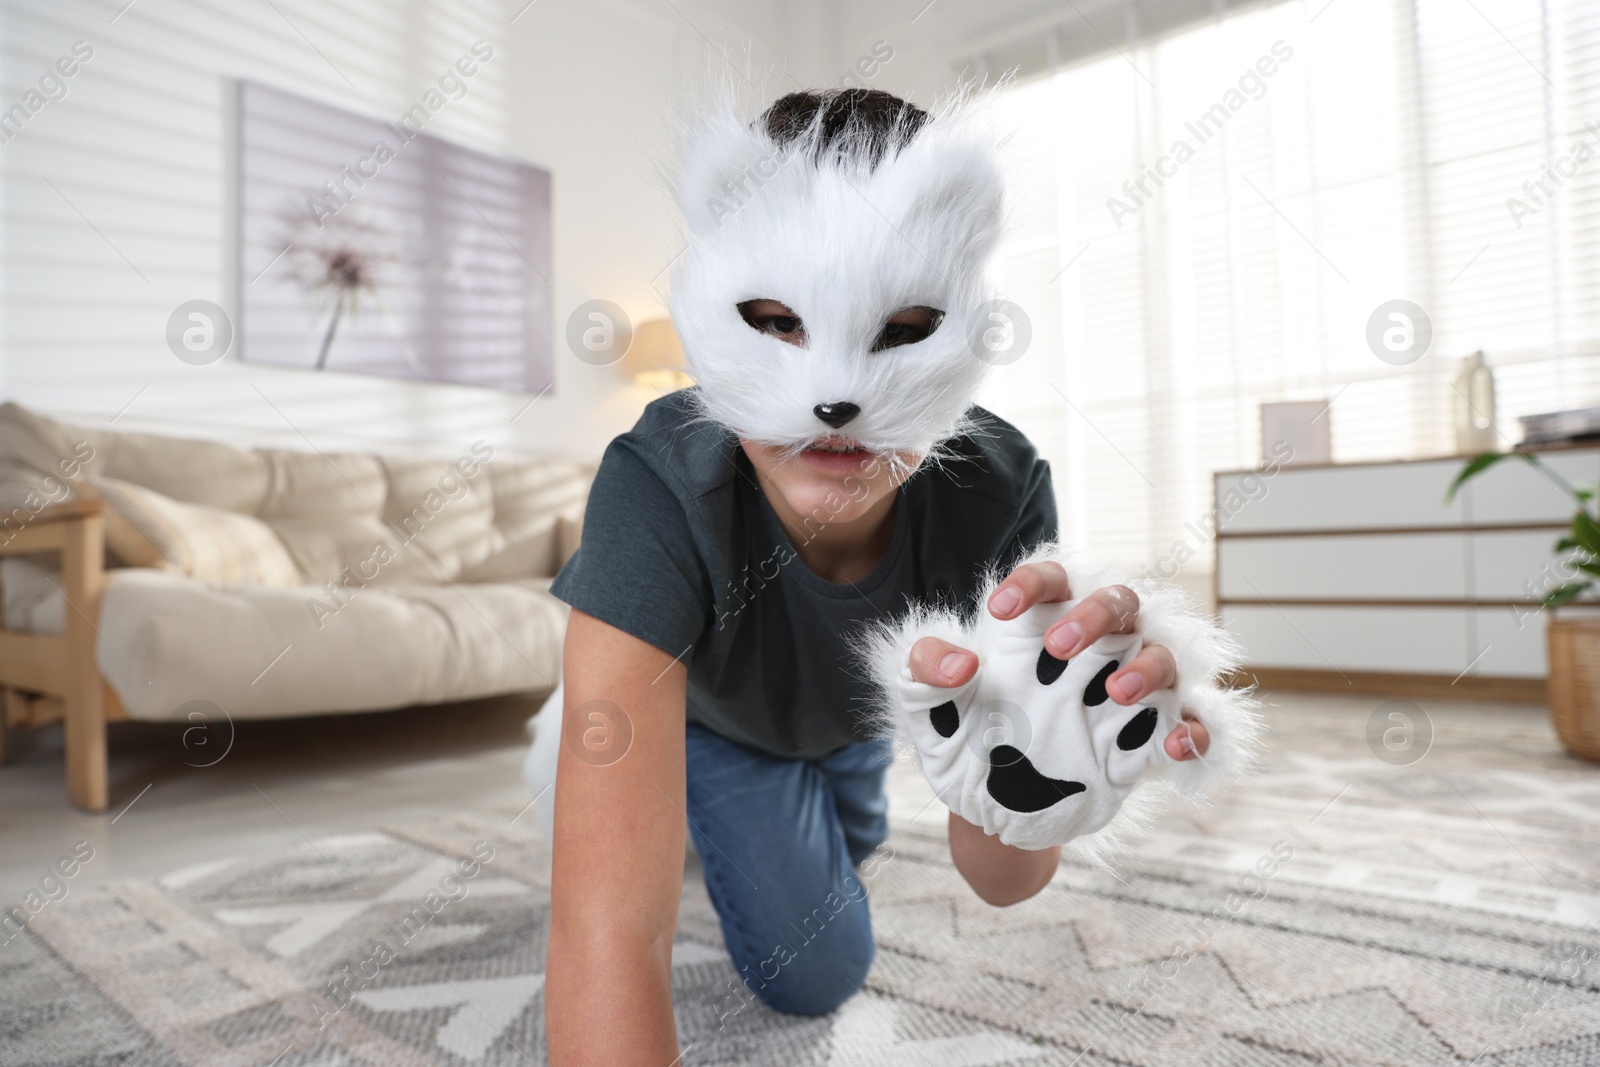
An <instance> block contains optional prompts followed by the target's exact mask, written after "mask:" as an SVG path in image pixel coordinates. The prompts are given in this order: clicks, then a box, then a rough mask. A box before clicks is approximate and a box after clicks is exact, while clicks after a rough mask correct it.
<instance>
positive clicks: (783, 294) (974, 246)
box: [671, 100, 1004, 455]
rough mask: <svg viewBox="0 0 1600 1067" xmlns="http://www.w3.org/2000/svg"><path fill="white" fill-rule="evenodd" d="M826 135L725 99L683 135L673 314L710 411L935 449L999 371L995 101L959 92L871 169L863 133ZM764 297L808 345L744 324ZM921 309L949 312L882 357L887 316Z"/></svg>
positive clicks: (735, 427)
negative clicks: (776, 130) (847, 415)
mask: <svg viewBox="0 0 1600 1067" xmlns="http://www.w3.org/2000/svg"><path fill="white" fill-rule="evenodd" d="M819 129H820V125H819V124H817V123H813V124H812V128H811V130H810V131H809V132H803V133H801V134H800V135H799V136H798V137H796V138H795V139H794V140H793V141H790V142H789V143H786V144H783V145H781V146H780V145H779V144H778V143H777V142H775V141H774V140H773V138H772V137H771V136H769V134H768V132H767V129H766V123H765V122H764V121H762V120H757V121H756V122H755V123H752V122H750V121H749V120H748V119H746V118H744V117H743V116H742V115H741V114H740V112H739V109H738V107H737V106H736V105H735V104H734V103H733V102H732V101H731V100H728V101H724V102H723V104H722V105H720V106H718V107H713V108H711V109H709V110H707V111H705V112H703V113H702V114H701V115H700V117H699V119H698V120H697V121H696V122H695V123H694V124H693V125H692V126H691V127H690V128H689V129H688V130H687V131H686V132H685V136H684V142H683V144H682V146H681V149H680V158H681V160H682V163H681V165H680V173H679V175H678V180H677V199H678V204H679V207H680V209H681V210H682V212H683V215H684V218H685V221H686V222H687V225H688V231H689V232H688V248H687V250H686V252H685V253H684V255H683V257H682V259H681V260H680V263H679V266H678V269H677V273H676V275H675V277H674V280H673V285H672V301H671V306H672V318H673V322H674V324H675V325H676V327H677V329H678V332H679V335H680V336H681V338H682V340H683V346H684V350H685V353H686V355H687V359H688V363H689V368H690V370H691V372H692V373H693V375H694V377H695V379H696V381H697V382H698V383H699V385H700V405H701V409H702V414H703V415H705V416H707V417H709V418H710V419H712V420H714V421H715V422H718V423H720V424H721V425H723V426H725V427H727V428H728V429H730V430H732V431H733V432H734V433H736V434H738V435H739V436H741V437H744V438H748V439H751V440H754V441H758V442H761V443H763V444H772V445H780V446H788V447H791V448H793V449H795V450H797V451H798V450H799V449H800V448H803V447H805V446H806V445H807V444H809V443H811V442H813V441H814V440H816V439H817V438H818V437H821V436H826V435H829V434H833V433H841V434H845V435H848V436H849V437H851V438H853V439H854V440H855V441H856V442H857V443H858V444H860V445H862V446H864V447H866V448H869V449H871V450H873V451H874V452H877V453H878V454H880V455H884V454H887V453H892V452H902V451H904V452H915V453H917V454H919V455H926V454H928V453H929V452H930V451H932V450H933V449H934V448H935V446H936V445H937V444H938V443H939V442H940V441H942V440H944V439H946V438H948V437H950V436H952V435H953V434H956V433H958V432H960V431H961V430H962V429H964V428H965V427H964V423H963V419H964V415H965V412H966V411H967V409H968V408H969V407H970V406H971V404H972V401H973V396H974V394H975V393H976V391H977V388H978V385H979V383H980V381H981V380H982V378H983V374H984V372H985V371H986V370H987V369H988V365H987V364H986V363H985V362H984V361H983V360H982V359H980V358H978V356H977V355H975V354H974V345H973V335H974V331H975V326H976V325H977V324H978V323H980V322H981V323H982V325H984V326H986V325H989V323H988V322H987V320H986V316H985V314H984V311H985V309H984V307H983V305H984V304H985V302H986V301H988V300H990V299H991V298H992V295H993V294H992V292H991V290H990V287H989V283H988V278H987V274H988V265H989V261H990V259H991V257H992V255H993V253H994V250H995V248H996V246H997V244H998V242H999V239H1000V234H1001V225H1002V213H1003V199H1004V196H1003V193H1004V182H1003V178H1002V171H1001V167H1000V164H999V159H998V156H999V150H1000V139H999V137H998V136H997V134H996V132H995V129H994V128H993V126H992V124H991V123H990V122H989V121H988V118H987V114H986V108H984V107H982V106H979V105H976V104H973V103H971V102H965V101H961V100H956V101H953V102H952V103H951V104H949V105H948V106H946V107H944V108H940V109H937V110H935V111H934V112H932V113H930V114H929V116H928V119H927V121H926V122H925V123H924V124H923V125H922V127H921V129H920V130H918V131H917V132H916V134H915V135H914V136H913V137H911V139H910V141H909V143H906V144H904V145H903V146H902V147H900V148H899V149H898V150H896V149H895V148H894V147H893V143H892V141H891V143H890V145H889V146H888V147H887V149H886V150H885V151H884V152H883V153H882V159H881V161H879V162H878V163H877V165H876V166H873V165H872V163H871V157H870V153H868V152H866V151H863V150H861V149H862V148H863V147H864V146H862V145H861V143H860V140H859V139H856V141H855V149H854V150H852V149H851V148H849V147H844V148H843V149H841V150H838V151H834V150H827V149H825V150H823V151H822V152H821V153H820V160H819V152H818V139H819V133H818V130H819ZM846 140H849V139H848V138H847V139H846ZM836 147H837V144H836ZM755 299H770V300H776V301H779V302H781V303H783V304H785V305H787V306H788V307H789V308H790V309H792V310H793V311H794V313H795V315H796V316H797V317H798V318H799V319H800V320H801V321H802V322H803V323H804V326H805V333H806V338H807V340H806V346H805V347H798V346H796V345H792V344H789V343H787V342H785V341H783V340H780V339H778V338H777V337H774V336H771V335H769V334H765V333H761V332H759V331H757V330H755V329H754V328H752V327H751V326H750V325H749V324H748V323H746V322H745V321H744V319H743V318H742V317H741V315H740V313H739V310H738V305H739V304H740V303H741V302H743V301H747V300H755ZM918 306H922V307H930V308H934V309H937V310H939V311H942V312H943V313H944V318H943V321H942V322H941V323H940V325H939V326H938V328H937V329H936V330H935V331H934V332H933V333H932V334H931V335H930V336H928V337H926V338H924V339H922V340H921V341H918V342H916V343H914V344H907V345H902V346H899V347H893V348H885V349H883V350H881V351H876V352H874V351H872V347H873V342H874V341H875V340H876V339H877V338H878V336H879V334H880V332H881V331H882V330H883V328H884V324H885V322H886V321H887V320H888V318H889V317H890V316H891V315H893V314H894V313H895V312H897V311H900V310H901V309H904V308H908V307H918ZM978 328H979V329H981V326H979V327H978ZM978 351H982V349H981V348H980V349H978ZM841 403H843V404H853V405H855V406H856V407H858V408H859V409H860V412H859V414H857V415H856V416H855V417H853V418H852V419H850V421H849V422H848V423H847V424H846V425H843V426H842V427H840V428H839V429H837V430H835V429H834V428H833V427H831V426H830V425H827V424H825V423H824V422H823V421H822V420H821V419H820V417H819V416H818V414H816V412H815V410H814V409H816V408H817V406H818V405H832V404H841Z"/></svg>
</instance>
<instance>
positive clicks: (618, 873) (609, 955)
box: [545, 610, 688, 1067]
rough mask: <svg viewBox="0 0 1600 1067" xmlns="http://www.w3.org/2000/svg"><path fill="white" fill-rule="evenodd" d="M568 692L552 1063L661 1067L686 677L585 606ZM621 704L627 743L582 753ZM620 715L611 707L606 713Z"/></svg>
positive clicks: (553, 951)
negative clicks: (614, 755) (588, 737)
mask: <svg viewBox="0 0 1600 1067" xmlns="http://www.w3.org/2000/svg"><path fill="white" fill-rule="evenodd" d="M562 664H563V665H562V670H563V683H564V685H565V691H566V701H565V715H564V721H565V723H566V724H567V727H568V729H567V730H566V731H564V732H565V733H566V736H565V737H564V738H563V739H562V745H561V754H560V757H559V763H558V764H557V771H556V783H557V784H556V796H555V850H554V859H553V867H552V875H551V887H550V897H551V906H550V938H549V949H548V957H547V960H546V965H545V971H546V975H545V1032H546V1035H547V1039H548V1043H549V1056H550V1062H551V1064H552V1065H553V1067H573V1065H578V1064H605V1065H608V1067H610V1065H623V1067H626V1065H629V1064H642V1065H646V1067H664V1065H665V1064H668V1063H672V1062H673V1061H674V1060H675V1059H676V1058H677V1056H678V1044H677V1030H676V1026H675V1024H674V1021H673V1015H672V939H673V932H674V930H675V929H676V927H677V922H678V899H679V894H680V891H681V887H682V882H683V850H684V834H685V826H684V818H685V817H684V814H683V812H684V697H685V691H686V686H687V678H688V669H687V668H686V667H685V666H684V665H683V664H682V663H681V662H678V661H675V660H673V658H672V657H671V656H669V655H668V654H667V653H665V652H662V651H661V650H660V649H658V648H656V647H655V646H653V645H650V644H648V643H646V642H644V641H641V640H639V639H638V638H636V637H633V636H631V635H629V634H627V633H624V632H623V631H621V630H619V629H617V628H616V627H614V626H611V625H610V624H608V623H604V622H601V621H600V620H599V619H596V618H595V617H593V616H591V615H586V614H584V613H583V612H581V611H577V610H574V611H573V612H572V616H571V621H570V622H569V623H568V626H567V637H566V645H565V648H564V650H563V656H562ZM594 700H604V701H609V702H610V703H611V704H612V705H615V706H616V707H617V708H619V709H621V713H622V714H623V715H625V716H626V721H627V723H629V724H631V727H632V734H633V740H632V744H631V746H630V747H629V748H628V750H627V751H626V753H625V754H624V755H622V757H621V758H619V759H617V760H616V761H615V762H612V763H603V762H602V761H599V760H588V761H586V760H585V759H583V758H582V755H583V753H584V752H585V749H584V748H583V746H582V744H581V741H579V740H577V739H576V738H579V737H581V734H582V731H583V730H584V729H590V728H604V727H605V726H609V727H610V728H612V729H617V725H618V724H616V723H614V722H612V723H605V722H603V721H602V720H597V719H592V718H590V717H589V713H592V712H594V711H596V709H595V708H588V709H585V708H584V707H583V706H584V705H585V704H586V703H588V702H589V701H594ZM611 714H612V715H613V716H614V715H615V712H612V713H611Z"/></svg>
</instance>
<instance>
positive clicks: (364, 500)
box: [0, 404, 593, 811]
mask: <svg viewBox="0 0 1600 1067" xmlns="http://www.w3.org/2000/svg"><path fill="white" fill-rule="evenodd" d="M592 473H593V471H592V468H590V467H588V466H585V465H582V464H577V463H573V462H569V461H564V460H558V459H552V458H534V457H510V456H506V455H502V454H499V453H498V452H496V451H495V450H494V449H493V448H492V447H490V446H489V445H487V444H484V443H482V442H479V443H477V444H474V445H473V446H471V447H470V448H465V449H462V450H461V453H460V455H459V456H458V457H456V458H455V459H420V458H413V457H405V456H382V455H362V454H338V455H334V454H324V453H321V452H317V451H292V450H283V449H268V448H237V447H233V446H231V445H226V444H220V443H215V442H210V441H201V440H189V439H182V438H171V437H160V436H154V435H150V434H142V433H129V432H119V431H115V430H105V429H96V428H87V427H75V426H70V425H67V424H64V423H61V422H57V421H55V420H53V419H49V418H46V417H44V416H41V415H39V414H37V413H34V412H31V411H29V410H27V409H24V408H22V407H20V406H18V405H16V404H5V405H3V406H0V587H3V592H4V623H5V628H4V630H3V631H0V686H3V687H4V696H5V707H4V713H3V714H0V720H3V721H4V723H5V725H6V727H7V728H8V729H15V728H18V727H31V726H36V725H39V724H41V723H45V722H49V721H52V720H54V719H56V718H61V719H64V720H65V726H66V734H67V746H66V747H67V784H68V792H69V795H70V796H71V798H72V800H73V801H74V802H75V803H77V804H78V805H80V806H82V807H84V808H87V809H90V810H95V811H99V810H104V809H105V808H106V806H107V804H108V800H109V798H108V795H107V784H106V752H105V721H106V720H107V719H117V718H130V719H140V720H151V721H162V720H178V721H183V720H185V719H186V718H189V717H190V716H191V713H193V712H194V711H195V710H196V709H206V708H209V707H212V706H214V707H215V708H216V709H218V710H219V711H220V713H221V714H222V715H225V716H226V717H227V718H229V719H233V720H239V719H250V718H266V717H278V716H293V715H309V714H316V713H323V712H350V711H376V710H380V709H386V708H396V707H402V706H406V705H411V704H431V703H441V702H446V701H456V700H465V699H471V698H476V697H483V696H490V695H494V694H502V693H510V692H520V691H538V690H547V689H549V688H551V687H552V686H554V685H555V683H556V682H557V680H558V677H559V671H560V663H561V638H562V634H563V633H564V630H565V626H566V608H565V606H564V605H562V604H561V603H560V602H559V601H557V600H556V599H555V598H554V597H552V596H550V594H549V586H550V580H551V578H552V576H553V575H554V574H555V572H556V570H557V569H559V566H560V563H561V562H562V561H563V560H564V559H565V557H566V555H568V554H570V551H571V549H572V548H573V547H574V546H575V544H576V537H577V530H578V523H579V522H580V521H581V516H582V507H583V501H584V498H585V495H586V493H587V490H588V484H589V480H590V478H591V476H592ZM103 561H104V563H105V564H106V566H104V567H103V566H102V563H103ZM196 702H202V703H196Z"/></svg>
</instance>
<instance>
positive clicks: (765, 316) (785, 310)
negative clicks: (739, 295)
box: [739, 299, 806, 348]
mask: <svg viewBox="0 0 1600 1067" xmlns="http://www.w3.org/2000/svg"><path fill="white" fill-rule="evenodd" d="M739 317H740V318H742V319H744V321H745V323H746V324H747V325H748V326H749V327H750V328H751V329H752V330H757V331H759V332H761V333H764V334H770V335H771V336H773V337H776V338H777V339H778V340H780V341H784V342H786V343H788V344H791V345H797V346H799V347H801V348H804V347H805V344H806V327H805V323H803V322H801V321H800V316H798V315H796V314H795V313H794V311H793V310H791V309H790V308H789V306H788V305H787V304H781V303H779V302H778V301H776V300H766V299H761V300H746V301H745V302H744V303H742V304H740V305H739Z"/></svg>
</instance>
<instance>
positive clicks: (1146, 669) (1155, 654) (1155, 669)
mask: <svg viewBox="0 0 1600 1067" xmlns="http://www.w3.org/2000/svg"><path fill="white" fill-rule="evenodd" d="M1177 680H1178V661H1177V660H1175V659H1173V658H1172V653H1171V652H1168V651H1167V650H1166V649H1164V648H1162V647H1161V646H1160V645H1150V646H1148V647H1146V648H1144V649H1142V650H1141V651H1140V652H1139V654H1138V655H1137V656H1135V657H1133V660H1132V661H1131V662H1129V663H1125V664H1123V665H1122V667H1121V669H1119V670H1118V671H1117V672H1116V673H1114V674H1112V676H1111V677H1110V678H1107V679H1106V692H1107V693H1108V694H1109V695H1110V696H1111V699H1112V700H1115V701H1116V702H1117V703H1118V704H1121V705H1123V706H1127V705H1129V704H1136V703H1138V702H1139V701H1141V700H1143V699H1144V698H1145V697H1147V696H1149V695H1150V694H1151V693H1154V692H1155V691H1156V690H1157V689H1170V688H1172V685H1173V683H1175V682H1176V681H1177Z"/></svg>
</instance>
